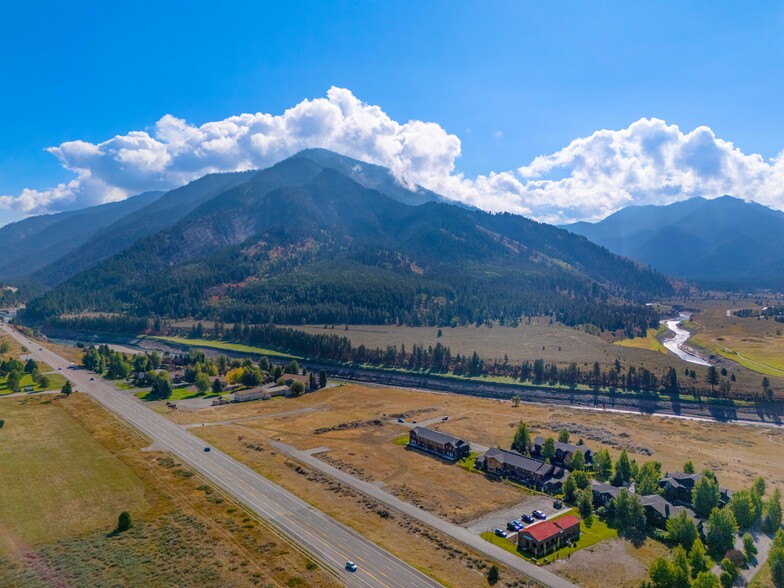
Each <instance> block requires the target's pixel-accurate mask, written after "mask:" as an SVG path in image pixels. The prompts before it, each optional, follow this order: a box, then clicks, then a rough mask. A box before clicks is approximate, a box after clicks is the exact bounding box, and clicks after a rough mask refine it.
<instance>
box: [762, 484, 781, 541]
mask: <svg viewBox="0 0 784 588" xmlns="http://www.w3.org/2000/svg"><path fill="white" fill-rule="evenodd" d="M781 519H782V512H781V491H780V490H779V489H778V488H776V489H775V490H774V491H773V494H771V496H770V498H769V499H768V501H767V503H766V504H765V515H764V517H763V519H762V528H763V530H764V531H765V532H766V533H774V532H775V531H777V530H778V529H779V528H780V527H781Z"/></svg>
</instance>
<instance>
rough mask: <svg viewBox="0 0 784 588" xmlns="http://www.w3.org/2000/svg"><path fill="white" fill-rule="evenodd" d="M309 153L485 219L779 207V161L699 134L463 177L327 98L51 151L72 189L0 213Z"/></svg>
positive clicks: (32, 195)
mask: <svg viewBox="0 0 784 588" xmlns="http://www.w3.org/2000/svg"><path fill="white" fill-rule="evenodd" d="M309 147H324V148H327V149H332V150H334V151H337V152H339V153H343V154H345V155H348V156H351V157H354V158H357V159H361V160H364V161H368V162H371V163H376V164H379V165H383V166H385V167H388V168H389V169H390V170H392V173H393V174H394V175H395V177H396V178H398V180H399V181H400V182H401V183H404V184H406V185H409V186H413V185H414V184H419V185H422V186H425V187H427V188H429V189H431V190H434V191H436V192H439V193H441V194H443V195H444V196H447V197H449V198H452V199H454V200H459V201H462V202H465V203H467V204H472V205H474V206H477V207H479V208H483V209H485V210H491V211H510V212H516V213H520V214H525V215H528V216H532V217H534V218H537V219H540V220H543V221H547V222H569V221H572V220H579V219H598V218H602V217H604V216H606V215H608V214H610V213H612V212H614V211H616V210H618V209H619V208H622V207H624V206H627V205H629V204H647V203H651V204H664V203H669V202H673V201H675V200H681V199H684V198H689V197H691V196H705V197H715V196H721V195H723V194H731V195H734V196H738V197H741V198H746V199H748V200H755V201H758V202H761V203H763V204H767V205H769V206H772V207H775V208H779V209H782V208H784V152H782V153H781V154H779V155H778V156H777V157H775V158H773V159H770V160H765V159H764V158H762V157H761V156H760V155H755V154H751V155H747V154H744V153H743V152H741V151H740V150H739V149H737V148H736V147H735V146H734V145H733V144H732V143H730V142H728V141H724V140H722V139H719V138H717V137H716V136H715V135H714V133H713V132H712V131H711V129H709V128H708V127H699V128H697V129H694V130H692V131H690V132H686V133H684V132H683V131H681V130H680V129H679V128H678V127H677V126H675V125H668V124H666V123H665V122H664V121H662V120H658V119H645V118H643V119H640V120H638V121H637V122H635V123H633V124H632V125H630V126H629V127H628V128H626V129H621V130H601V131H597V132H595V133H593V134H592V135H591V136H589V137H584V138H579V139H575V140H573V141H572V142H571V143H570V144H569V145H567V146H566V147H564V148H563V149H561V150H560V151H558V152H556V153H553V154H550V155H542V156H539V157H537V158H535V159H534V160H533V161H531V162H529V163H528V164H527V165H523V166H521V167H519V168H517V169H514V170H508V171H501V172H489V173H487V174H484V175H479V176H477V177H474V178H467V177H465V176H464V175H463V174H462V173H461V172H460V171H459V170H458V169H457V166H456V160H457V159H458V157H460V154H461V143H460V139H459V138H458V137H457V136H455V135H454V134H450V133H448V132H447V131H446V130H444V129H443V128H442V127H441V126H440V125H438V124H437V123H433V122H424V121H418V120H412V121H408V122H405V123H400V122H397V121H395V120H392V119H391V118H390V117H389V116H388V115H387V114H386V113H385V112H384V111H383V110H382V109H381V108H380V107H379V106H375V105H370V104H366V103H364V102H362V101H360V100H359V99H358V98H356V97H355V96H354V95H353V94H352V93H351V92H350V91H349V90H346V89H342V88H335V87H333V88H330V90H329V91H328V92H327V95H326V97H324V98H316V99H313V100H303V101H302V102H300V103H299V104H297V105H295V106H293V107H292V108H290V109H288V110H286V111H285V112H283V114H278V115H273V114H265V113H256V114H241V115H238V116H232V117H229V118H226V119H224V120H220V121H214V122H207V123H204V124H202V125H200V126H196V125H193V124H190V123H188V122H186V121H185V120H183V119H180V118H177V117H175V116H172V115H168V114H167V115H166V116H164V117H163V118H161V119H160V120H159V121H158V122H157V123H156V124H155V126H154V129H153V130H152V131H151V133H148V132H146V131H132V132H129V133H128V134H126V135H119V136H116V137H113V138H111V139H109V140H107V141H104V142H102V143H98V144H93V143H88V142H85V141H70V142H66V143H63V144H61V145H59V146H58V147H51V148H50V149H49V151H50V152H51V153H52V154H53V155H54V156H56V157H57V158H58V159H59V160H60V162H61V164H62V165H63V166H64V167H65V168H67V169H68V170H70V171H72V172H73V173H74V174H75V177H74V179H73V180H72V181H70V182H68V183H65V184H60V185H58V186H56V187H55V188H52V189H50V190H40V191H38V190H31V189H27V190H23V191H22V193H21V194H18V195H13V196H0V207H4V208H10V209H13V210H15V211H16V212H18V213H20V214H24V215H29V214H35V213H40V212H50V211H56V210H64V209H73V208H80V207H83V206H89V205H92V204H98V203H101V202H109V201H115V200H121V199H123V198H126V197H127V196H129V195H132V194H138V193H140V192H143V191H146V190H166V189H171V188H174V187H177V186H181V185H183V184H185V183H187V182H189V181H191V180H193V179H195V178H198V177H201V176H203V175H205V174H207V173H212V172H222V171H240V170H248V169H257V168H263V167H267V166H269V165H272V164H274V163H276V162H278V161H280V160H282V159H284V158H286V157H288V156H290V155H293V154H294V153H296V152H297V151H300V150H302V149H306V148H309Z"/></svg>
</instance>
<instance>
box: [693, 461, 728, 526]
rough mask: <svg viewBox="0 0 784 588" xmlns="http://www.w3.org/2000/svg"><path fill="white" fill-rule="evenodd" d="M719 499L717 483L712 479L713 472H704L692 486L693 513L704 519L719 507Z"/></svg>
mask: <svg viewBox="0 0 784 588" xmlns="http://www.w3.org/2000/svg"><path fill="white" fill-rule="evenodd" d="M720 499H721V495H720V492H719V483H718V482H717V481H716V479H715V478H714V477H713V472H711V471H710V470H704V471H703V473H702V478H700V480H699V481H698V482H697V483H696V484H695V485H694V488H693V489H692V492H691V500H692V504H693V505H694V512H696V513H697V514H698V515H699V516H701V517H703V518H706V517H708V516H709V515H710V513H711V511H712V510H713V509H714V508H716V507H717V506H718V505H719V501H720Z"/></svg>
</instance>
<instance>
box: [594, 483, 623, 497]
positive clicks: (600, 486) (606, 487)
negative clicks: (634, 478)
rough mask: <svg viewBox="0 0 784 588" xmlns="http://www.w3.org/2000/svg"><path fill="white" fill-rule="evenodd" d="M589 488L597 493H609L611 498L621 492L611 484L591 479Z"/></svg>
mask: <svg viewBox="0 0 784 588" xmlns="http://www.w3.org/2000/svg"><path fill="white" fill-rule="evenodd" d="M591 490H593V491H594V492H596V493H597V494H609V495H610V496H612V497H613V498H615V497H616V496H618V494H620V492H621V489H620V488H619V487H617V486H613V485H612V484H605V483H604V482H599V481H598V480H592V481H591Z"/></svg>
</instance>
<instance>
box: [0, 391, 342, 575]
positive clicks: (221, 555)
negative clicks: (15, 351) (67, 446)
mask: <svg viewBox="0 0 784 588" xmlns="http://www.w3.org/2000/svg"><path fill="white" fill-rule="evenodd" d="M25 400H26V399H25ZM14 402H16V401H14V400H11V399H7V400H3V401H0V411H2V410H4V409H3V407H4V406H5V404H4V403H14ZM58 402H59V404H56V405H55V406H54V409H56V410H60V411H61V412H64V413H67V414H66V416H67V417H68V418H70V419H71V420H72V421H73V422H75V423H77V424H76V428H77V429H78V428H79V427H82V428H83V430H84V431H86V432H87V433H86V434H87V435H88V439H87V440H83V441H84V443H85V444H84V445H83V448H84V449H83V450H85V451H91V450H92V449H93V448H94V445H96V444H97V445H98V449H97V450H96V451H98V452H99V453H103V454H104V455H106V454H108V455H109V457H110V458H111V459H112V460H114V461H115V462H116V463H118V464H119V467H120V468H121V469H124V470H125V471H128V472H130V475H131V476H132V477H133V479H134V480H135V482H134V490H133V493H131V494H126V496H125V497H124V499H123V501H122V504H121V505H118V506H116V507H112V508H111V509H106V510H107V512H106V516H105V517H102V518H101V520H100V521H98V522H97V523H96V525H94V526H93V527H92V528H88V527H87V525H85V524H82V525H81V526H80V527H78V528H77V529H76V530H75V531H74V532H73V533H72V534H71V535H69V536H63V537H61V538H59V539H58V540H56V541H53V542H47V543H45V544H35V545H33V544H29V543H28V544H23V543H21V542H20V541H18V540H13V538H11V537H10V536H9V535H8V533H6V534H5V538H4V539H3V538H2V537H0V544H2V545H3V546H10V549H8V550H7V551H6V552H5V553H3V552H1V551H0V585H2V586H51V585H66V586H110V585H111V586H114V585H118V570H122V585H128V586H172V585H188V586H248V585H260V586H337V585H338V583H337V582H336V581H335V580H334V577H333V576H332V575H330V574H328V573H327V572H325V571H324V570H323V569H322V568H320V567H319V566H317V565H315V564H314V563H313V562H309V561H308V559H307V558H306V557H305V556H304V555H302V554H301V553H300V552H299V551H298V550H297V549H295V548H294V547H292V546H291V545H289V544H287V543H286V542H285V541H283V540H282V539H281V538H280V537H279V535H278V534H277V533H276V532H273V531H270V530H268V529H267V528H266V527H264V526H262V525H260V524H259V523H258V521H257V520H256V519H254V518H252V517H250V516H249V515H248V514H247V513H246V512H245V511H244V510H243V509H241V508H240V507H238V506H237V505H235V504H233V503H231V502H230V501H229V500H227V499H225V498H224V497H222V496H221V495H220V493H219V492H218V491H217V490H215V489H214V488H212V487H210V486H209V485H207V484H205V483H204V481H202V480H201V479H200V478H199V477H198V476H195V475H193V472H191V471H190V470H189V469H188V468H187V467H185V466H183V465H181V464H179V463H177V462H176V461H175V460H173V459H172V458H170V457H168V456H167V455H165V454H162V453H160V452H152V451H151V452H141V451H140V449H141V448H143V447H144V446H146V445H147V442H146V441H145V440H144V439H142V438H141V437H139V436H137V435H136V434H135V433H133V432H132V431H131V430H130V429H128V428H127V427H125V426H124V425H123V424H122V423H121V422H120V421H118V420H117V419H115V418H114V417H112V416H111V415H109V414H108V413H106V412H105V411H103V410H102V409H101V408H99V407H98V406H97V405H95V404H94V403H93V402H92V401H91V400H90V399H89V398H88V397H85V396H82V395H76V396H72V397H71V398H68V399H67V400H64V401H58ZM27 408H29V406H27V405H24V406H22V409H27ZM34 408H35V407H34ZM39 408H49V409H52V408H53V406H52V405H44V406H41V407H39ZM7 428H8V422H7V423H6V427H5V428H4V429H2V430H0V434H2V433H3V432H4V431H5V429H7ZM33 432H34V431H31V434H32V433H33ZM81 434H82V433H79V434H78V435H81ZM33 441H34V440H33ZM93 452H94V451H93ZM4 457H5V456H4ZM2 463H3V465H5V463H6V462H5V460H4V461H3V462H2ZM79 465H80V464H79V463H78V462H76V463H74V462H71V463H68V462H66V461H57V462H55V463H54V464H53V466H50V469H51V467H54V468H55V471H59V470H63V472H64V474H63V475H62V476H60V477H62V478H63V479H66V480H67V479H68V477H69V476H73V475H74V474H73V473H72V472H71V471H70V470H71V469H76V468H77V467H79ZM87 465H88V466H89V465H90V464H87ZM58 468H59V469H58ZM20 475H21V476H22V477H24V476H25V475H26V471H22V472H21V474H20ZM58 475H59V474H58ZM101 476H102V477H103V476H104V471H103V470H102V471H101ZM134 476H135V477H134ZM57 481H58V480H57V479H54V480H50V481H49V482H48V483H47V484H45V485H39V486H38V487H39V488H44V492H47V493H49V494H53V495H56V494H57V483H56V482H57ZM29 483H30V484H31V485H30V486H29V487H26V488H25V492H24V493H23V497H26V498H28V499H29V496H30V494H31V488H34V487H35V486H33V483H34V480H29ZM139 486H141V495H142V499H143V503H142V504H139V505H137V506H136V507H134V504H133V501H132V499H133V498H134V496H138V495H139ZM4 489H5V488H4ZM88 491H89V490H88ZM12 499H14V500H17V498H16V497H15V496H14V497H12ZM83 500H84V501H89V502H87V503H82V504H73V505H71V509H72V510H73V512H74V514H70V513H69V512H63V513H62V514H61V516H66V515H67V516H77V515H78V516H81V517H82V520H83V521H84V518H85V517H87V516H89V515H90V512H91V510H90V509H91V508H93V502H94V500H95V499H94V498H93V497H91V496H89V495H86V496H84V497H83ZM0 504H5V495H3V500H2V501H0ZM126 509H127V510H129V511H130V512H131V514H132V516H133V520H134V526H133V527H132V528H131V529H130V530H129V531H127V532H125V533H121V534H116V535H113V534H110V533H109V531H111V530H113V529H114V527H115V525H116V523H117V516H118V514H119V512H120V511H121V510H126ZM109 511H110V512H109ZM0 516H3V517H4V516H5V514H4V513H0ZM30 516H31V517H33V518H34V517H35V516H38V515H37V513H35V512H33V513H30ZM0 520H3V521H4V522H5V520H6V519H5V518H2V519H0ZM9 539H11V540H9ZM3 541H4V543H3Z"/></svg>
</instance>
